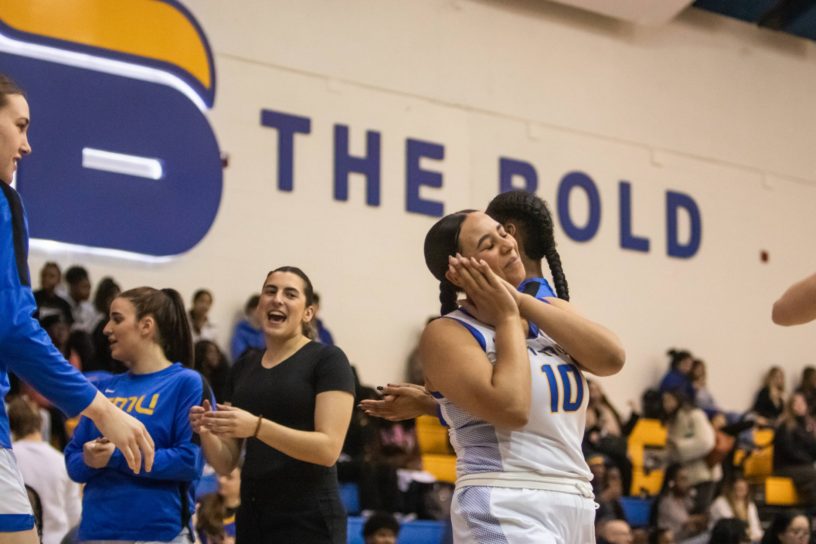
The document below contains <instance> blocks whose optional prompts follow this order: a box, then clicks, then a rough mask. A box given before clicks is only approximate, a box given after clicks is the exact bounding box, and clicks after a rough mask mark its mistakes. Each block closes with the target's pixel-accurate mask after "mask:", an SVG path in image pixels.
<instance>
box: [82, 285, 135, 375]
mask: <svg viewBox="0 0 816 544" xmlns="http://www.w3.org/2000/svg"><path fill="white" fill-rule="evenodd" d="M121 291H122V289H121V288H120V287H119V284H118V283H116V282H115V281H114V280H113V279H112V278H102V281H100V282H99V285H97V286H96V294H94V301H93V305H94V309H96V311H97V312H99V321H98V322H97V324H96V326H95V327H94V330H93V332H92V333H91V341H92V342H93V346H94V357H93V361H92V362H91V364H90V365H86V366H85V367H83V370H84V371H85V372H92V371H93V372H95V371H100V370H101V371H103V372H111V373H116V374H119V373H121V372H125V371H126V370H127V369H126V368H125V365H123V364H122V363H120V362H119V361H115V360H114V359H113V357H112V356H111V351H110V343H109V342H108V337H107V336H106V335H105V333H104V330H105V325H107V324H108V319H109V315H108V314H110V306H111V302H113V299H115V298H116V297H118V296H119V293H121Z"/></svg>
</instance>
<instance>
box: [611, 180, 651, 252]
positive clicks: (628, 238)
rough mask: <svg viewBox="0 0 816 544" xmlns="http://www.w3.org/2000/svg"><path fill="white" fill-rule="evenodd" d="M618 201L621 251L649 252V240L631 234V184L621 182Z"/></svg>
mask: <svg viewBox="0 0 816 544" xmlns="http://www.w3.org/2000/svg"><path fill="white" fill-rule="evenodd" d="M618 196H619V200H620V245H621V247H622V248H623V249H633V250H635V251H643V252H644V253H648V252H649V239H648V238H646V237H643V236H636V235H634V234H632V184H631V183H629V182H628V181H621V182H620V185H618Z"/></svg>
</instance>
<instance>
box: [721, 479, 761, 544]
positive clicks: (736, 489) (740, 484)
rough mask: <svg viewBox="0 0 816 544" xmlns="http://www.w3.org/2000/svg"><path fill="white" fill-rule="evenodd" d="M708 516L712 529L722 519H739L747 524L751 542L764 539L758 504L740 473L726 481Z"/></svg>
mask: <svg viewBox="0 0 816 544" xmlns="http://www.w3.org/2000/svg"><path fill="white" fill-rule="evenodd" d="M708 516H709V524H710V526H711V527H712V529H713V527H714V525H715V524H716V523H717V522H718V521H720V520H722V519H738V520H740V521H742V522H744V523H746V524H747V525H746V527H747V529H748V535H749V538H750V540H749V541H750V542H759V541H760V540H761V539H762V526H761V525H760V524H759V514H758V513H757V507H756V504H754V501H752V500H751V496H750V494H749V489H748V482H747V481H746V480H745V478H743V477H742V476H740V475H734V476H733V477H732V478H731V479H730V480H728V481H726V482H725V485H724V486H723V489H722V492H721V493H720V496H719V497H717V498H716V499H715V500H714V502H713V503H711V508H709V510H708ZM712 536H713V534H712Z"/></svg>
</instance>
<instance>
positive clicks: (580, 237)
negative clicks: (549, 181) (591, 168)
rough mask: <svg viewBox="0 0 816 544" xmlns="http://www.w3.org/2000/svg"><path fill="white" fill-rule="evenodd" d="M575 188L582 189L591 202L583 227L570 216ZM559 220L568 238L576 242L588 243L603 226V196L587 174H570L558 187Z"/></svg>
mask: <svg viewBox="0 0 816 544" xmlns="http://www.w3.org/2000/svg"><path fill="white" fill-rule="evenodd" d="M575 188H580V189H582V190H583V191H584V193H585V194H586V197H587V200H588V201H589V218H588V219H587V223H586V225H584V226H583V227H579V226H578V225H576V224H575V223H574V222H573V221H572V217H571V215H570V208H569V199H570V194H571V193H572V190H573V189H575ZM558 220H559V221H560V223H561V228H562V229H564V232H565V233H566V234H567V236H569V237H570V238H572V239H573V240H575V241H576V242H587V241H589V240H591V239H592V238H593V237H594V236H595V234H597V232H598V227H599V226H600V224H601V196H600V194H599V193H598V187H597V186H596V185H595V182H594V181H592V178H590V177H589V176H588V175H587V174H585V173H583V172H570V173H568V174H567V175H565V176H564V177H563V178H562V179H561V184H560V185H559V186H558Z"/></svg>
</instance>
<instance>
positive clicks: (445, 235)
mask: <svg viewBox="0 0 816 544" xmlns="http://www.w3.org/2000/svg"><path fill="white" fill-rule="evenodd" d="M474 211H476V210H462V211H460V212H456V213H452V214H450V215H446V216H445V217H443V218H442V219H440V220H439V221H437V222H436V223H435V224H434V226H432V227H431V229H430V230H429V231H428V234H426V235H425V265H426V266H427V267H428V270H430V271H431V274H433V276H434V277H435V278H436V279H437V280H439V302H440V303H441V306H442V307H441V315H445V314H447V313H449V312H452V311H453V310H455V309H456V292H457V290H456V286H455V285H453V284H452V283H451V282H449V281H448V279H447V278H446V277H445V272H447V270H448V257H452V256H454V255H456V253H457V252H458V251H459V231H460V230H462V223H464V221H465V218H466V217H467V216H468V215H469V214H471V213H473V212H474Z"/></svg>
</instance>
